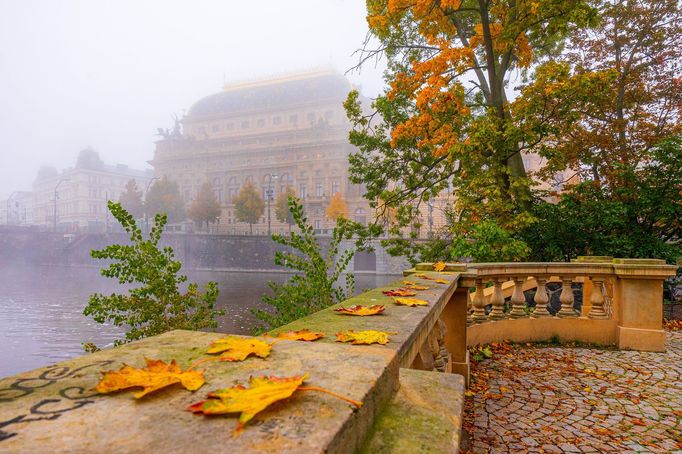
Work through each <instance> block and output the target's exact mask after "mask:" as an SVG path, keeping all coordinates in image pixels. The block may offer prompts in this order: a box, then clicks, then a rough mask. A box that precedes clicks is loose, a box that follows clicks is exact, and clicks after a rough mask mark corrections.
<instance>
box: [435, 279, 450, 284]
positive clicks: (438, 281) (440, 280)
mask: <svg viewBox="0 0 682 454" xmlns="http://www.w3.org/2000/svg"><path fill="white" fill-rule="evenodd" d="M433 281H434V282H436V283H438V284H449V283H450V281H446V280H445V279H434V280H433Z"/></svg>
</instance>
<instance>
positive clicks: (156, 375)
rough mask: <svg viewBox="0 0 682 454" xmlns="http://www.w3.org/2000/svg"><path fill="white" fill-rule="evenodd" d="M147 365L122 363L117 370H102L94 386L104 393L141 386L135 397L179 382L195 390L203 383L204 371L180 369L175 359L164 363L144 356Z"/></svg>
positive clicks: (137, 397) (96, 389)
mask: <svg viewBox="0 0 682 454" xmlns="http://www.w3.org/2000/svg"><path fill="white" fill-rule="evenodd" d="M144 360H145V362H146V363H147V367H144V368H141V369H136V368H134V367H132V366H128V365H127V364H124V365H123V367H121V368H120V369H119V370H118V371H106V372H102V373H103V374H104V376H103V377H102V379H101V380H100V382H99V383H98V384H97V386H96V387H95V391H97V392H98V393H102V394H106V393H110V392H114V391H120V390H122V389H128V388H136V387H141V388H143V390H142V391H138V392H136V393H135V394H133V395H134V396H135V398H136V399H139V398H140V397H143V396H145V395H147V394H149V393H151V392H154V391H156V390H158V389H161V388H165V387H166V386H170V385H172V384H175V383H181V384H182V386H184V387H185V388H186V389H188V390H190V391H196V390H197V389H199V388H201V386H202V385H203V384H204V383H205V381H204V373H203V371H199V370H189V369H188V370H186V371H185V372H183V371H182V369H180V367H179V366H178V365H177V363H176V362H175V360H172V361H171V362H170V364H166V363H165V362H163V361H161V360H160V359H149V358H145V359H144Z"/></svg>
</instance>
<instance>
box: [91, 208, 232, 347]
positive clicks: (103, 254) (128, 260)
mask: <svg viewBox="0 0 682 454" xmlns="http://www.w3.org/2000/svg"><path fill="white" fill-rule="evenodd" d="M108 206H109V211H111V214H112V215H113V216H114V218H116V220H117V221H118V222H119V223H120V224H121V225H122V226H123V228H124V229H125V231H126V232H128V233H129V234H130V244H128V245H120V244H113V245H110V246H107V247H105V248H104V249H101V250H93V251H91V253H90V254H91V255H92V257H94V258H96V259H104V260H112V263H110V264H109V266H108V267H106V268H103V269H102V270H101V274H102V276H105V277H109V278H114V279H117V280H118V282H119V284H122V285H127V284H133V283H135V284H140V285H139V286H138V287H135V288H131V289H130V290H128V294H127V295H126V294H116V293H112V294H111V295H103V294H101V293H95V294H93V295H90V299H89V301H88V304H87V306H86V307H85V310H84V311H83V314H85V315H87V316H92V317H93V318H94V320H95V321H96V322H97V323H106V322H109V323H111V324H112V325H114V326H123V327H125V328H127V329H128V331H127V332H126V335H125V339H119V340H117V341H116V342H115V344H116V345H119V344H122V343H126V342H130V341H133V340H137V339H141V338H143V337H147V336H154V335H156V334H161V333H164V332H166V331H170V330H173V329H189V330H198V329H203V328H215V327H216V326H217V322H216V317H217V316H219V315H223V312H222V311H218V310H215V302H216V299H217V298H218V284H217V283H215V282H209V283H207V284H206V287H205V289H204V292H203V293H202V292H200V291H199V289H198V286H197V284H195V283H191V284H189V285H188V286H187V291H186V292H184V293H182V292H181V291H180V285H181V284H183V283H185V282H186V281H187V276H184V275H179V274H178V272H179V271H180V268H181V267H182V264H181V263H180V262H179V261H177V260H174V256H175V255H174V253H173V249H172V248H170V247H164V248H160V247H159V240H160V239H161V234H162V233H163V229H164V227H165V225H166V215H165V214H157V215H156V216H155V217H154V226H153V227H152V229H151V232H150V233H149V238H148V239H146V240H145V239H144V238H143V236H142V230H141V229H140V228H139V227H138V226H137V224H136V223H135V219H134V218H133V216H132V215H131V214H130V213H128V212H127V211H126V210H125V209H124V208H123V207H122V206H121V204H120V203H116V202H112V201H110V202H109V204H108ZM93 347H94V346H89V347H88V348H89V349H90V350H92V348H93Z"/></svg>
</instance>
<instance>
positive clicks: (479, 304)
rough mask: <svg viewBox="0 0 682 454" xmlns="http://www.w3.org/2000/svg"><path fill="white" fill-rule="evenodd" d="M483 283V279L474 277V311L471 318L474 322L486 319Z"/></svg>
mask: <svg viewBox="0 0 682 454" xmlns="http://www.w3.org/2000/svg"><path fill="white" fill-rule="evenodd" d="M484 286H485V284H484V282H483V279H476V293H475V294H474V313H473V314H472V315H471V319H472V320H473V321H474V323H478V322H483V321H485V320H486V319H487V316H486V315H485V298H484V296H483V288H484Z"/></svg>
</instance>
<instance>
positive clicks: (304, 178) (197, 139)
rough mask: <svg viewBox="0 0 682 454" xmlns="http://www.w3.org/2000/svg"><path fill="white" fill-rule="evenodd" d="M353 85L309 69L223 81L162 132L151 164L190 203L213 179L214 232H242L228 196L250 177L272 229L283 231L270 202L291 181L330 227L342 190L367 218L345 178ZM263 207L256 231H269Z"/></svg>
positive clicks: (312, 217)
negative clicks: (347, 107)
mask: <svg viewBox="0 0 682 454" xmlns="http://www.w3.org/2000/svg"><path fill="white" fill-rule="evenodd" d="M351 89H352V87H351V85H350V83H349V82H348V81H347V80H346V79H345V78H344V77H343V76H341V75H339V74H337V73H334V72H331V71H320V72H310V73H303V74H296V75H293V76H287V77H280V78H276V79H271V80H263V81H254V82H249V83H242V84H235V85H227V86H225V87H224V89H223V91H221V92H220V93H215V94H212V95H209V96H207V97H205V98H203V99H200V100H199V101H197V102H196V103H194V105H192V106H191V108H190V109H189V112H188V113H187V114H186V115H185V116H184V117H183V118H182V119H181V120H179V121H178V122H177V124H176V126H175V128H174V130H173V131H163V130H160V134H161V136H162V139H161V140H159V141H157V142H156V149H155V152H154V159H153V160H152V161H150V163H151V164H152V165H153V166H154V173H155V175H156V176H157V177H163V176H167V177H168V178H169V179H171V180H173V181H175V182H177V183H178V185H179V187H180V191H181V193H182V195H183V197H184V199H185V202H187V203H189V202H190V201H191V200H192V199H193V198H194V197H195V196H196V194H197V192H198V190H199V188H200V186H201V185H202V184H203V183H204V182H205V181H207V180H208V181H210V182H211V184H212V185H213V188H214V192H215V194H216V197H217V198H218V200H219V201H220V203H221V205H222V215H221V217H220V220H219V224H218V228H217V230H218V231H219V232H221V233H241V232H247V231H248V229H249V226H248V224H245V223H240V222H237V221H236V219H235V216H234V208H233V204H232V200H233V198H234V197H235V196H236V195H237V194H238V193H239V189H240V188H241V186H242V185H243V184H244V183H245V182H246V181H251V182H253V184H254V185H255V186H256V188H257V189H258V190H259V191H260V192H261V194H262V196H263V199H264V200H267V189H268V187H270V188H272V189H273V190H274V191H273V192H274V194H273V195H272V199H271V200H272V202H271V219H272V230H273V231H284V230H286V228H287V225H286V224H282V223H280V222H279V221H277V219H276V217H275V212H274V203H273V202H274V200H275V199H276V198H277V195H278V194H279V193H280V192H283V191H284V190H285V189H286V187H287V186H291V187H292V188H293V189H294V191H295V193H296V195H297V196H299V197H300V198H301V200H302V201H303V203H304V206H305V209H306V214H307V216H308V221H309V222H310V223H311V224H312V225H313V226H314V227H315V228H316V229H321V230H324V229H329V228H332V227H333V225H334V221H332V220H329V219H327V217H326V215H325V210H326V208H327V206H328V205H329V200H330V199H331V197H332V196H333V195H334V194H336V193H337V192H340V193H341V194H342V196H343V197H344V199H345V200H346V203H347V205H348V213H349V217H350V218H351V219H353V220H356V221H359V222H365V223H366V222H370V221H371V215H370V209H369V205H368V204H367V201H366V200H364V199H363V198H362V194H363V187H362V186H361V185H355V184H351V183H350V182H349V180H348V155H349V154H350V153H352V152H353V151H354V147H353V146H352V145H350V144H349V143H348V132H349V129H350V123H349V122H348V120H347V118H346V114H345V111H344V109H343V106H342V103H343V101H344V100H345V99H346V96H347V95H348V92H349V91H350V90H351ZM267 216H268V213H267V208H266V210H265V213H264V215H263V218H262V219H261V221H260V223H259V224H258V225H255V226H254V233H255V232H258V233H264V232H265V230H266V229H267V224H266V223H267Z"/></svg>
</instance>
